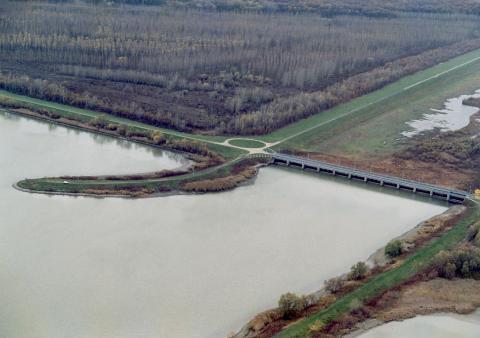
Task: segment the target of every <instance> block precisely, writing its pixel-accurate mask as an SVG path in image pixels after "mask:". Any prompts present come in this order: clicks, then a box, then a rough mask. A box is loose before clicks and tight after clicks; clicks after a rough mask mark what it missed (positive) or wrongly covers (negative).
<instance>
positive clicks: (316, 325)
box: [308, 320, 325, 333]
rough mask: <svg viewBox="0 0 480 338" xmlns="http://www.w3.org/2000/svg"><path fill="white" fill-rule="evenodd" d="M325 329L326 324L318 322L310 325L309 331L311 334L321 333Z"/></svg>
mask: <svg viewBox="0 0 480 338" xmlns="http://www.w3.org/2000/svg"><path fill="white" fill-rule="evenodd" d="M324 327H325V324H324V323H323V322H322V321H320V320H316V321H315V322H314V323H313V324H312V325H310V326H309V327H308V330H309V333H317V332H321V331H322V330H323V329H324Z"/></svg>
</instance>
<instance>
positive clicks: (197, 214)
mask: <svg viewBox="0 0 480 338" xmlns="http://www.w3.org/2000/svg"><path fill="white" fill-rule="evenodd" d="M0 155H1V156H0V285H1V288H0V290H1V291H0V304H2V306H1V307H0V337H8V338H24V337H35V338H65V337H68V338H77V337H78V338H80V337H88V338H97V337H116V338H122V337H128V338H136V337H139V338H140V337H141V338H149V337H169V338H170V337H173V338H176V337H179V338H183V337H188V338H190V337H201V338H206V337H225V336H226V334H227V333H228V332H229V331H232V330H237V329H239V327H240V326H241V325H242V324H243V323H244V322H245V321H246V320H248V319H249V318H250V317H251V316H252V315H253V314H255V313H256V312H258V311H261V310H264V309H266V308H269V307H272V306H274V305H275V303H276V301H277V299H278V297H279V296H280V294H282V293H285V292H287V291H293V292H297V293H301V292H310V291H314V290H316V289H317V288H319V287H320V286H321V285H322V283H323V281H324V280H325V279H327V278H329V277H332V276H334V275H336V274H340V273H342V272H344V271H346V270H348V268H349V266H351V265H352V264H353V263H354V262H356V261H358V260H364V259H366V258H367V257H368V256H369V255H370V254H371V253H372V252H373V251H375V249H377V248H378V247H379V246H381V245H383V244H384V243H386V242H387V241H388V240H389V239H391V238H393V237H395V236H398V235H400V234H402V233H404V232H405V231H407V230H409V229H410V228H412V227H413V226H415V225H416V224H417V223H418V222H420V221H422V220H424V219H426V218H428V217H430V216H433V215H435V214H438V213H440V212H442V211H444V210H445V209H446V207H445V205H444V204H438V203H437V204H432V203H427V202H426V200H424V199H419V200H414V199H410V198H406V197H405V196H408V195H407V194H405V193H399V192H397V191H394V192H392V193H389V194H384V193H380V192H378V191H377V190H379V189H380V188H370V189H365V188H363V185H361V184H356V185H355V184H349V183H347V182H346V181H343V180H340V179H322V178H320V177H319V176H316V175H306V174H302V173H300V172H297V171H289V170H284V169H278V168H266V169H262V170H261V172H260V174H259V176H258V178H257V180H256V182H255V184H253V185H247V186H244V187H241V188H239V189H236V190H234V191H231V192H227V193H220V194H208V195H200V196H193V195H182V196H170V197H163V198H151V199H140V200H126V199H115V198H108V199H94V198H85V197H68V196H46V195H39V194H28V193H23V192H19V191H16V190H15V189H13V188H12V187H11V185H12V183H14V182H16V181H18V180H20V179H23V178H25V177H38V176H45V175H60V174H96V173H104V174H106V173H111V172H115V173H124V172H130V171H131V172H138V171H142V172H143V171H149V170H159V169H161V168H174V167H176V166H179V165H182V164H183V162H184V161H183V160H182V159H181V158H179V157H178V155H174V154H171V153H167V152H158V153H157V151H154V152H152V151H151V150H149V149H148V148H145V147H142V146H139V145H129V144H128V143H124V142H121V141H117V140H113V139H111V138H108V137H105V136H98V135H97V136H95V135H91V134H88V133H84V132H79V131H74V130H69V129H66V128H63V127H52V126H49V125H47V124H44V123H40V122H37V121H33V120H27V119H25V118H19V117H16V116H11V115H4V114H3V115H2V114H0Z"/></svg>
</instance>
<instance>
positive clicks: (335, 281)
mask: <svg viewBox="0 0 480 338" xmlns="http://www.w3.org/2000/svg"><path fill="white" fill-rule="evenodd" d="M342 287H343V280H342V279H341V278H340V277H334V278H330V279H329V280H326V281H325V289H326V290H327V291H329V292H331V293H337V292H338V291H340V290H341V289H342Z"/></svg>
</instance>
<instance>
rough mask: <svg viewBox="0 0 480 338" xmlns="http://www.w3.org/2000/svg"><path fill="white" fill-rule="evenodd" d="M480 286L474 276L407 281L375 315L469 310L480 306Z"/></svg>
mask: <svg viewBox="0 0 480 338" xmlns="http://www.w3.org/2000/svg"><path fill="white" fill-rule="evenodd" d="M479 290H480V281H478V280H473V279H456V280H448V279H441V278H436V279H433V280H430V281H426V282H420V283H417V284H413V285H407V286H405V287H404V288H402V289H401V290H400V296H399V298H398V299H397V301H395V302H394V303H393V304H392V305H391V306H390V307H388V308H387V309H384V310H382V311H380V312H378V313H377V314H375V315H374V318H376V319H378V320H380V321H382V322H388V321H392V320H402V319H406V318H411V317H414V316H416V315H425V314H430V313H435V312H455V313H459V314H466V313H470V312H473V311H474V310H475V309H476V308H477V307H479V306H480V292H478V291H479Z"/></svg>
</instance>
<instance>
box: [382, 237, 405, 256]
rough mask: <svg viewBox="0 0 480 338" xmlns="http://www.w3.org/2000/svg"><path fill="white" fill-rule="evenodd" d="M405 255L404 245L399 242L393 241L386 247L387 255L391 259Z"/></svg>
mask: <svg viewBox="0 0 480 338" xmlns="http://www.w3.org/2000/svg"><path fill="white" fill-rule="evenodd" d="M402 253H403V245H402V242H400V241H399V240H396V241H391V242H390V243H388V244H387V246H386V247H385V255H387V256H388V257H390V258H393V257H397V256H400V255H401V254H402Z"/></svg>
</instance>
